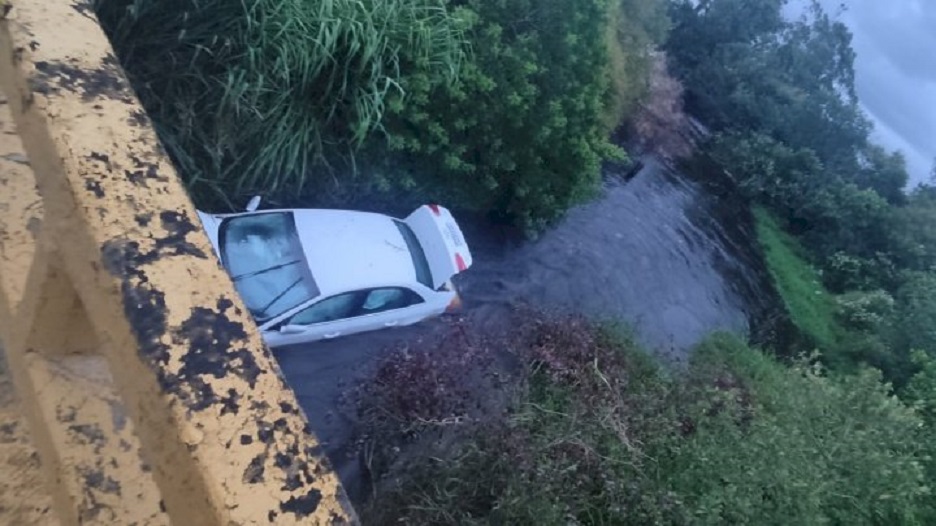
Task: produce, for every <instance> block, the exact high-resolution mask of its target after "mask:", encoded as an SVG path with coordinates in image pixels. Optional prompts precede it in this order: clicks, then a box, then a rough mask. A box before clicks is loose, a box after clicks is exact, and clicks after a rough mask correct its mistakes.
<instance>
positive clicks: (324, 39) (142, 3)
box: [96, 0, 467, 202]
mask: <svg viewBox="0 0 936 526" xmlns="http://www.w3.org/2000/svg"><path fill="white" fill-rule="evenodd" d="M96 7H97V13H98V16H99V17H100V19H101V22H102V25H103V26H104V28H105V30H106V31H107V32H108V35H109V36H110V38H111V41H112V42H113V44H114V47H115V49H116V50H117V52H118V55H119V58H120V60H121V63H122V64H123V66H124V68H125V69H126V71H127V72H128V74H129V75H130V78H131V81H132V82H133V85H134V87H135V89H136V90H137V93H138V94H139V96H140V98H141V100H142V102H143V104H144V106H145V107H146V109H147V112H148V114H149V115H150V117H152V119H153V121H154V124H155V125H156V128H157V131H158V132H159V133H160V137H161V139H162V141H163V143H164V144H165V145H166V147H167V149H168V150H169V153H170V154H171V155H172V157H173V159H174V160H175V161H176V163H177V164H178V166H179V168H180V169H181V170H180V171H181V173H182V175H183V177H184V178H185V181H186V183H187V184H188V186H189V187H190V188H191V189H192V190H193V192H194V193H195V196H196V197H197V198H200V199H199V200H200V201H202V202H204V201H205V198H206V197H215V198H219V199H221V200H227V201H232V200H239V199H241V198H242V197H244V196H248V195H251V194H253V193H255V192H257V193H260V192H262V193H265V194H267V195H269V196H272V197H274V199H275V198H276V197H283V196H292V197H295V194H296V193H300V192H303V191H305V192H308V193H318V192H322V191H323V190H325V189H327V188H332V187H333V184H334V181H335V179H334V178H333V177H334V175H333V174H332V173H329V170H326V169H325V164H326V163H328V162H331V163H333V164H335V166H334V168H335V169H336V170H341V169H345V168H347V167H348V166H350V165H351V164H352V159H353V155H354V152H355V151H356V150H357V149H358V148H359V147H360V145H361V144H362V143H363V142H364V141H365V140H366V139H367V138H368V137H370V136H371V135H373V133H374V132H375V131H378V130H380V127H381V122H382V120H383V116H384V114H385V112H386V111H387V103H388V99H389V98H391V97H393V96H400V95H402V94H403V93H404V92H403V88H402V87H401V85H400V83H401V80H402V77H403V76H404V75H408V74H412V71H410V69H409V68H418V69H419V70H420V71H423V72H431V74H432V75H434V78H435V79H437V80H439V81H440V82H453V81H454V80H455V79H456V78H457V74H458V71H459V68H460V66H461V64H462V63H463V62H464V61H465V58H466V53H465V49H466V45H467V42H466V39H465V33H464V31H465V27H464V26H465V21H464V20H462V18H461V17H460V16H459V12H458V10H455V11H450V10H449V9H448V8H447V2H445V1H443V0H386V1H379V2H374V1H365V2H361V1H354V0H323V1H314V2H310V1H307V0H257V1H253V2H240V1H237V0H200V1H198V2H191V1H188V0H166V1H154V0H97V2H96Z"/></svg>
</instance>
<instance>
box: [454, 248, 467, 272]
mask: <svg viewBox="0 0 936 526" xmlns="http://www.w3.org/2000/svg"><path fill="white" fill-rule="evenodd" d="M455 266H456V267H457V268H458V271H459V272H464V271H466V270H468V265H466V264H465V259H464V258H462V256H461V254H459V253H457V252H456V253H455Z"/></svg>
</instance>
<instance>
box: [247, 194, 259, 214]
mask: <svg viewBox="0 0 936 526" xmlns="http://www.w3.org/2000/svg"><path fill="white" fill-rule="evenodd" d="M260 199H261V198H260V196H259V195H255V196H253V197H251V198H250V201H248V202H247V207H246V208H245V210H247V211H248V212H253V211H255V210H256V209H258V208H260Z"/></svg>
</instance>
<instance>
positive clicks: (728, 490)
mask: <svg viewBox="0 0 936 526" xmlns="http://www.w3.org/2000/svg"><path fill="white" fill-rule="evenodd" d="M517 352H518V353H519V356H520V358H521V359H522V361H523V362H524V365H523V367H524V368H525V371H526V372H525V374H524V375H523V376H522V378H523V379H524V380H523V381H522V382H521V386H520V390H519V393H518V399H517V400H516V402H515V404H514V409H513V411H512V413H511V414H510V415H509V416H507V417H505V418H503V419H501V418H498V417H494V416H491V415H493V414H492V413H489V414H488V415H489V417H488V421H487V422H486V423H484V424H479V425H478V427H477V428H476V431H475V432H474V433H473V434H469V435H466V437H467V441H466V442H463V443H462V446H461V447H459V448H457V449H456V452H455V453H454V454H450V455H447V456H442V457H437V458H434V459H432V460H429V459H428V458H426V459H424V460H423V462H421V463H419V465H418V466H419V467H417V468H416V469H415V470H413V471H410V472H409V473H408V475H407V476H404V477H402V478H399V479H398V481H399V485H397V486H396V487H395V489H392V490H390V491H386V492H383V493H378V495H377V499H376V500H375V501H374V502H372V503H371V505H370V506H369V507H368V510H367V513H368V514H369V513H374V515H373V516H369V517H368V515H365V517H366V518H369V519H371V522H375V523H378V522H379V523H385V524H386V523H391V522H402V523H406V524H545V525H550V524H557V525H558V524H585V525H589V524H640V525H643V524H827V523H831V524H923V523H925V520H926V518H927V517H928V515H927V513H931V511H932V510H931V508H932V506H931V504H930V501H929V497H930V493H929V489H928V487H927V485H926V482H925V480H924V466H923V463H922V461H923V460H925V449H924V444H923V442H922V440H921V435H920V433H921V430H922V428H921V421H920V419H919V418H918V417H917V415H916V414H915V413H914V411H913V410H911V409H910V408H907V407H905V406H904V405H903V404H902V403H901V402H900V401H899V400H897V399H896V398H895V397H893V396H892V395H891V394H890V393H889V391H888V388H887V387H886V386H885V385H883V384H882V383H881V378H880V374H879V373H877V372H875V371H871V370H862V371H861V372H860V373H859V374H856V375H854V376H848V377H843V378H830V377H827V376H825V375H824V374H822V372H821V371H819V370H818V369H817V368H816V367H814V366H811V365H809V364H808V363H806V362H797V363H796V364H795V365H794V366H793V367H792V368H790V367H787V366H785V365H783V364H781V363H778V362H777V361H776V360H774V359H773V358H771V357H769V356H767V355H765V354H762V353H760V352H758V351H756V350H752V349H750V348H748V347H747V346H745V345H744V344H743V343H742V342H740V341H739V340H737V339H735V338H732V337H728V336H718V337H715V338H712V339H710V340H709V341H708V342H707V343H705V344H703V345H702V346H701V347H700V348H699V349H698V350H697V351H696V353H695V355H694V357H693V359H692V360H691V362H690V364H689V366H688V370H687V371H685V372H684V373H679V374H675V375H667V374H665V373H664V372H663V370H661V369H659V368H657V367H655V366H653V364H652V362H651V361H649V360H648V358H647V356H646V355H645V354H643V353H642V352H641V351H640V350H638V349H636V348H635V347H634V345H633V343H632V342H631V341H630V340H627V339H620V338H618V337H616V335H615V334H614V333H608V332H602V331H597V330H595V329H594V328H593V327H591V326H589V325H587V324H584V323H583V322H581V321H577V320H571V321H570V320H560V321H553V322H546V323H542V322H539V323H537V324H536V325H535V327H533V328H532V329H531V331H530V332H529V333H528V334H527V336H526V338H525V339H523V340H522V343H521V346H520V347H519V348H518V349H517ZM489 394H490V393H487V392H486V393H484V394H483V395H478V396H485V397H486V396H488V395H489ZM468 405H471V403H470V401H469V403H468ZM498 414H499V413H498ZM930 516H931V515H930Z"/></svg>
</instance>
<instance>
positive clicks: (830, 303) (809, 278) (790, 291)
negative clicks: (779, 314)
mask: <svg viewBox="0 0 936 526" xmlns="http://www.w3.org/2000/svg"><path fill="white" fill-rule="evenodd" d="M754 218H755V221H756V225H757V239H758V241H759V242H760V245H761V247H762V248H763V250H764V257H765V259H766V263H767V268H768V270H769V271H770V275H771V277H772V278H773V280H774V284H775V285H776V286H777V289H778V291H779V292H780V296H781V298H782V299H783V302H784V304H785V306H786V309H787V312H788V313H789V315H790V317H791V319H792V320H793V323H794V324H795V325H796V327H797V328H798V329H799V330H800V331H802V333H803V335H805V336H806V337H807V338H808V339H809V341H810V344H812V345H814V346H815V347H817V348H818V349H819V350H820V351H822V352H824V353H826V354H827V355H828V354H835V353H836V351H837V350H838V349H839V347H840V346H841V344H842V341H843V339H844V336H845V329H844V328H843V327H842V326H841V325H840V324H839V323H838V320H837V319H836V316H835V313H836V310H837V306H836V302H835V299H834V298H833V297H832V295H831V294H830V293H829V292H828V291H827V290H826V289H825V287H823V285H822V278H821V276H820V275H819V273H818V272H817V271H816V269H815V268H813V266H812V265H810V263H809V261H808V260H807V258H806V250H805V248H803V246H802V245H801V244H800V243H799V241H798V240H796V239H795V238H793V237H792V236H791V235H789V234H787V233H786V232H784V231H783V229H782V228H781V227H780V225H779V223H778V222H777V220H776V219H775V218H774V217H773V215H771V213H770V212H768V211H767V210H765V209H764V208H761V207H755V209H754Z"/></svg>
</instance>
